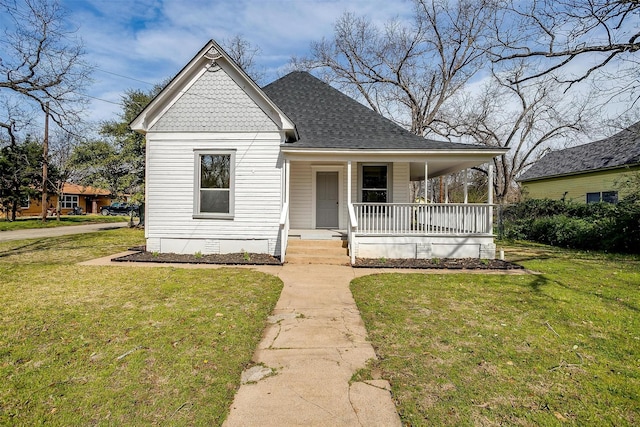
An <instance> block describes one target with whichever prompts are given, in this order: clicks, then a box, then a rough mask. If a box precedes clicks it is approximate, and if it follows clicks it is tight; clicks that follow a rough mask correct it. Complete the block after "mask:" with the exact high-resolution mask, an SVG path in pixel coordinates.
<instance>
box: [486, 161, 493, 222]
mask: <svg viewBox="0 0 640 427" xmlns="http://www.w3.org/2000/svg"><path fill="white" fill-rule="evenodd" d="M487 173H488V174H489V176H488V185H487V186H488V187H489V188H488V193H489V194H488V195H487V203H488V204H489V218H487V221H489V223H488V226H489V227H488V231H489V234H493V160H491V161H490V162H489V167H488V171H487Z"/></svg>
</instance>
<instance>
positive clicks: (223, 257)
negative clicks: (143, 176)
mask: <svg viewBox="0 0 640 427" xmlns="http://www.w3.org/2000/svg"><path fill="white" fill-rule="evenodd" d="M129 250H130V251H137V252H136V253H134V254H130V255H125V256H121V257H118V258H113V259H112V261H117V262H157V263H175V264H221V265H281V262H280V259H278V258H276V257H273V256H271V255H267V254H254V253H248V254H245V253H235V254H210V255H201V256H196V255H188V254H171V253H164V254H160V253H152V252H147V251H146V250H145V247H144V246H136V247H133V248H129ZM354 267H356V268H417V269H425V268H429V269H441V270H445V269H448V270H517V269H523V268H524V267H522V266H521V265H518V264H514V263H512V262H509V261H503V260H499V259H485V260H482V259H477V258H438V259H436V258H433V259H385V258H356V263H355V264H354Z"/></svg>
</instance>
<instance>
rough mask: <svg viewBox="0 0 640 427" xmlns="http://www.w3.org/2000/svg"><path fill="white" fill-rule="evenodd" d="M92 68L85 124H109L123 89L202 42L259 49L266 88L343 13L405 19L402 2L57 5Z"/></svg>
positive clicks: (90, 0) (90, 1)
mask: <svg viewBox="0 0 640 427" xmlns="http://www.w3.org/2000/svg"><path fill="white" fill-rule="evenodd" d="M61 3H62V5H63V6H64V7H65V8H66V9H67V11H68V20H69V22H70V23H71V24H72V25H76V26H77V34H78V35H79V36H80V37H81V38H82V40H83V43H84V46H85V50H86V53H87V56H86V58H85V59H86V60H87V61H88V62H89V63H91V64H92V65H93V66H94V67H95V71H94V73H93V76H92V78H93V83H92V84H91V86H90V87H88V88H87V94H88V95H89V96H91V97H92V98H91V104H90V107H89V111H88V116H89V119H90V120H93V121H102V120H110V119H115V118H116V117H117V114H118V113H119V111H120V107H119V105H117V104H118V103H119V102H120V100H121V98H122V96H123V94H124V92H125V91H126V90H127V89H142V90H147V89H151V88H152V87H153V85H154V84H157V83H160V82H162V81H165V80H166V79H167V78H170V77H173V76H174V75H175V74H177V73H178V72H179V71H180V70H181V69H182V67H183V66H184V65H185V64H186V63H187V62H188V61H189V60H190V59H191V58H192V57H193V56H194V55H195V54H196V53H197V52H198V51H199V50H200V49H201V48H202V47H203V46H204V45H205V44H206V43H207V42H208V41H209V40H210V39H214V40H216V41H217V42H219V43H221V42H222V41H223V40H224V39H229V38H232V37H233V36H235V35H240V36H242V37H243V38H244V39H246V40H247V41H249V42H250V43H251V44H252V45H253V46H256V47H259V48H260V51H261V52H260V55H259V58H258V59H259V64H258V66H259V67H260V68H263V69H264V70H265V72H266V77H265V79H266V81H265V83H269V82H271V81H273V80H275V79H277V78H278V77H280V76H281V75H282V74H283V72H284V71H283V70H284V68H285V67H286V65H287V63H288V62H289V60H290V58H291V57H292V56H293V55H296V56H304V55H305V54H306V53H307V52H308V50H309V47H310V44H311V42H312V41H317V40H321V39H322V38H323V37H331V34H332V31H333V23H334V22H335V21H336V19H337V18H338V17H339V16H340V15H342V14H343V13H344V12H347V11H348V12H355V13H357V14H359V15H366V16H367V17H368V18H370V19H371V20H373V21H374V22H385V21H388V20H389V19H391V18H397V17H399V18H403V17H408V16H410V15H411V8H412V5H411V3H410V2H409V1H408V0H340V1H336V0H61Z"/></svg>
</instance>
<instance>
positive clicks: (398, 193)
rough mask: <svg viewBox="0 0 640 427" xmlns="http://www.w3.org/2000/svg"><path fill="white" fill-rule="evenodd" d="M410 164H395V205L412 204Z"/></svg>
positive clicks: (393, 183)
mask: <svg viewBox="0 0 640 427" xmlns="http://www.w3.org/2000/svg"><path fill="white" fill-rule="evenodd" d="M409 172H410V171H409V163H394V164H393V180H392V183H391V185H392V186H393V194H392V197H393V203H410V202H411V200H409V199H410V195H409Z"/></svg>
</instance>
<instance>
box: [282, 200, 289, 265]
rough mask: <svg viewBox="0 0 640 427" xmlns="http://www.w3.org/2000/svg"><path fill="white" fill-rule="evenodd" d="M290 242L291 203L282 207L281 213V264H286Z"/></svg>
mask: <svg viewBox="0 0 640 427" xmlns="http://www.w3.org/2000/svg"><path fill="white" fill-rule="evenodd" d="M288 241H289V203H287V202H285V203H284V204H283V205H282V211H281V212H280V262H282V263H284V256H285V253H286V252H287V243H288Z"/></svg>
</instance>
